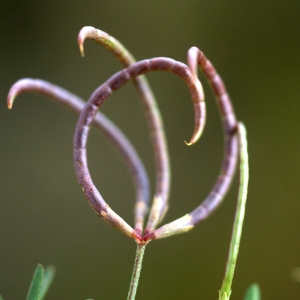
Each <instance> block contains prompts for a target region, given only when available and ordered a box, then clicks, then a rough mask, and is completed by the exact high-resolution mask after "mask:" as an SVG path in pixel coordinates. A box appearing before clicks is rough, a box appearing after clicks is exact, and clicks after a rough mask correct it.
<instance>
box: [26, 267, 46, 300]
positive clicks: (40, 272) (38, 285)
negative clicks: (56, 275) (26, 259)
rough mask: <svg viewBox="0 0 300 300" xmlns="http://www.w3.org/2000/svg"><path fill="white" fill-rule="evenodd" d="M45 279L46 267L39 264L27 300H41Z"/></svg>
mask: <svg viewBox="0 0 300 300" xmlns="http://www.w3.org/2000/svg"><path fill="white" fill-rule="evenodd" d="M43 277H44V267H43V266H42V265H41V264H38V266H37V268H36V269H35V272H34V274H33V278H32V281H31V284H30V287H29V291H28V294H27V298H26V300H40V296H41V290H42V284H43Z"/></svg>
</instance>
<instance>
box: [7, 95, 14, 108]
mask: <svg viewBox="0 0 300 300" xmlns="http://www.w3.org/2000/svg"><path fill="white" fill-rule="evenodd" d="M14 100H15V95H13V96H11V95H10V94H8V97H7V101H6V103H7V108H8V109H12V107H13V104H14Z"/></svg>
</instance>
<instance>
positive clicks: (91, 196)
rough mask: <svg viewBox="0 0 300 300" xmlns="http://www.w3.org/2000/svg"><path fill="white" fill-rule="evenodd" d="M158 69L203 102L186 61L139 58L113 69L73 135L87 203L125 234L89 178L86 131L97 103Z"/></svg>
mask: <svg viewBox="0 0 300 300" xmlns="http://www.w3.org/2000/svg"><path fill="white" fill-rule="evenodd" d="M158 70H164V71H170V72H172V73H174V74H176V75H177V76H179V77H180V78H181V79H183V80H184V81H185V82H186V83H187V85H188V88H189V90H190V93H191V97H192V99H193V102H194V107H195V106H196V104H199V105H200V104H201V103H202V102H203V93H202V90H201V89H200V90H199V87H200V86H201V85H200V83H198V79H197V80H195V79H194V77H193V76H192V74H191V71H190V69H189V68H188V67H187V66H186V65H185V64H183V63H180V62H177V61H175V60H173V59H170V58H164V57H160V58H153V59H148V60H142V61H139V62H137V63H134V64H133V65H131V66H130V67H128V68H126V69H124V70H122V71H120V72H118V73H116V74H115V75H113V76H112V77H111V78H109V79H108V80H107V81H106V82H105V83H104V84H102V85H101V86H100V87H99V88H98V89H96V90H95V92H94V93H93V94H92V96H91V97H90V99H89V101H88V102H87V105H86V106H85V107H84V109H83V110H82V112H81V114H80V117H79V120H78V123H77V126H76V131H75V135H74V163H75V169H76V173H77V177H78V181H79V183H80V184H81V186H82V187H83V189H84V192H85V195H86V197H87V199H88V200H89V203H90V205H91V206H92V207H93V209H94V210H95V211H96V212H97V213H98V214H99V216H101V217H102V218H103V219H104V220H105V221H107V222H108V223H110V224H111V225H113V226H114V227H117V228H118V229H120V230H121V231H123V232H124V233H125V234H127V235H130V234H132V232H129V231H128V228H127V227H124V228H122V226H123V225H125V224H124V223H125V222H124V221H123V220H122V219H121V218H120V217H119V216H117V215H116V214H115V213H114V212H113V211H112V210H111V209H110V208H109V206H108V205H107V204H106V202H105V201H104V199H103V198H102V196H101V195H100V193H99V192H98V190H97V189H96V187H95V186H94V184H93V182H92V179H91V176H90V173H89V170H88V166H87V158H86V145H87V138H88V132H89V127H90V125H91V123H92V121H93V118H94V117H95V115H96V113H97V110H98V107H100V106H101V105H102V104H103V102H104V101H105V100H106V99H107V98H108V97H109V96H110V94H111V93H112V92H113V91H115V90H117V89H118V88H120V87H121V86H123V85H124V84H125V83H126V82H128V81H129V80H130V79H132V78H135V77H137V76H139V75H142V74H145V73H147V72H150V71H158ZM195 115H196V114H195ZM198 125H199V120H195V125H194V126H195V131H197V130H199V126H198ZM150 217H151V215H150ZM129 233H130V234H129ZM137 237H138V238H139V233H138V232H136V236H135V238H137Z"/></svg>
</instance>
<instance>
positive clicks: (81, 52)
mask: <svg viewBox="0 0 300 300" xmlns="http://www.w3.org/2000/svg"><path fill="white" fill-rule="evenodd" d="M78 43H79V51H80V54H81V57H84V56H85V55H84V47H83V41H78Z"/></svg>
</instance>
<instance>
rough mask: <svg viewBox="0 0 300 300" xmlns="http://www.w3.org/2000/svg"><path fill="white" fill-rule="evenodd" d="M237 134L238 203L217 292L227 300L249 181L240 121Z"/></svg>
mask: <svg viewBox="0 0 300 300" xmlns="http://www.w3.org/2000/svg"><path fill="white" fill-rule="evenodd" d="M238 136H239V153H240V186H239V193H238V203H237V208H236V214H235V219H234V224H233V229H232V237H231V241H230V247H229V254H228V259H227V265H226V271H225V276H224V279H223V283H222V287H221V290H220V292H219V300H228V299H229V297H230V294H231V284H232V280H233V275H234V270H235V265H236V261H237V256H238V252H239V246H240V241H241V236H242V228H243V222H244V216H245V208H246V200H247V192H248V181H249V165H248V151H247V138H246V129H245V127H244V125H243V124H242V123H239V124H238Z"/></svg>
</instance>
